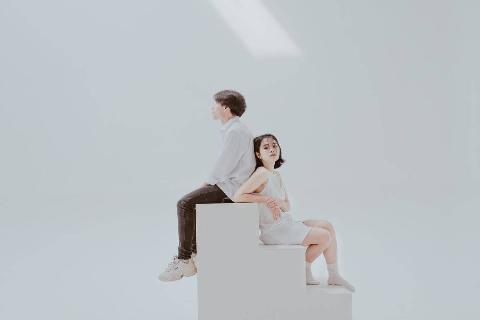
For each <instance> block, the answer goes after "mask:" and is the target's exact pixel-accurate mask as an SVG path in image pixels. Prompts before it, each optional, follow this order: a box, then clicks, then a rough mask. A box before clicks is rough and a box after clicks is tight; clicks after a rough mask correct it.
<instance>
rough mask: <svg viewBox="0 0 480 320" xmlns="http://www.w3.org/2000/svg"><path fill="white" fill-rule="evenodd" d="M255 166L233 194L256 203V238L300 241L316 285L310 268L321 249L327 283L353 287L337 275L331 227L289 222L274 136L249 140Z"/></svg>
mask: <svg viewBox="0 0 480 320" xmlns="http://www.w3.org/2000/svg"><path fill="white" fill-rule="evenodd" d="M253 147H254V151H255V156H256V161H257V164H256V168H255V171H254V172H253V174H252V175H251V176H250V178H249V179H248V180H247V181H245V183H244V184H243V185H242V186H241V187H240V188H239V189H238V191H237V192H236V193H235V195H234V197H233V201H235V202H259V203H260V206H259V209H260V230H261V235H260V240H262V242H263V243H264V244H283V245H295V244H301V245H303V246H308V248H307V250H306V254H305V256H306V257H305V258H306V268H307V270H306V271H307V272H306V275H307V279H306V280H307V284H319V283H320V282H319V281H318V280H316V279H315V278H314V277H313V275H312V271H311V264H312V262H313V261H314V260H315V259H316V258H317V257H319V256H320V255H321V254H322V252H323V255H324V256H325V261H326V262H327V268H328V284H331V285H340V286H344V287H345V288H347V289H348V290H350V291H352V292H354V291H355V288H354V287H353V286H352V285H351V284H350V283H348V282H347V281H346V280H345V279H343V278H342V276H340V274H339V272H338V267H337V240H336V237H335V230H334V229H333V226H332V225H331V224H330V223H329V222H328V221H325V220H306V221H303V222H301V221H293V220H292V216H291V215H290V214H289V213H287V211H290V202H289V201H288V195H287V192H286V191H285V187H284V185H283V182H282V178H281V176H280V173H279V172H278V171H276V170H274V169H277V168H279V167H280V166H281V165H282V163H284V162H285V160H283V158H282V150H281V148H280V145H279V144H278V140H277V138H275V136H273V135H272V134H264V135H262V136H259V137H256V138H255V139H254V140H253Z"/></svg>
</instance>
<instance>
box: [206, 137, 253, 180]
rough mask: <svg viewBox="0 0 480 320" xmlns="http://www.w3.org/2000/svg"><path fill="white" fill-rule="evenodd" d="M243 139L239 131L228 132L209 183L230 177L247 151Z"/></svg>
mask: <svg viewBox="0 0 480 320" xmlns="http://www.w3.org/2000/svg"><path fill="white" fill-rule="evenodd" d="M243 140H244V139H242V137H241V136H240V133H238V132H235V131H231V132H228V133H227V134H226V137H225V141H224V142H223V146H222V151H221V153H220V155H219V156H218V158H217V161H216V162H215V166H214V167H213V170H212V172H211V174H210V176H209V178H208V183H209V184H212V185H213V184H217V183H218V182H222V181H223V180H225V179H226V178H228V177H229V175H230V174H231V172H232V171H233V169H234V168H235V167H236V166H237V164H238V162H239V161H240V158H241V156H242V155H243V153H244V152H245V148H244V147H243V145H244V141H243Z"/></svg>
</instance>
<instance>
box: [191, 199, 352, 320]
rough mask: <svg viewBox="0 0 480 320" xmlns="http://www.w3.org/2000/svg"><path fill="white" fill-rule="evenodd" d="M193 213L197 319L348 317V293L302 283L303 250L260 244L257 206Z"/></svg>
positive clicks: (324, 319)
mask: <svg viewBox="0 0 480 320" xmlns="http://www.w3.org/2000/svg"><path fill="white" fill-rule="evenodd" d="M196 212H197V218H196V230H197V231H196V236H197V252H198V256H197V261H198V273H197V279H198V319H199V320H217V319H218V320H223V319H228V320H254V319H255V320H257V319H258V320H260V319H261V320H270V319H271V320H284V319H285V320H287V319H296V320H303V319H305V320H307V319H308V320H311V319H322V320H351V319H352V295H351V293H350V292H349V291H348V290H346V289H344V288H342V287H336V286H326V285H323V286H322V285H320V286H318V285H317V286H312V285H306V283H305V250H306V247H304V246H300V245H298V246H297V245H295V246H282V245H274V246H273V245H263V244H262V243H261V242H260V240H259V229H258V222H259V212H258V205H257V204H255V203H235V204H232V203H225V204H223V203H222V204H199V205H197V206H196Z"/></svg>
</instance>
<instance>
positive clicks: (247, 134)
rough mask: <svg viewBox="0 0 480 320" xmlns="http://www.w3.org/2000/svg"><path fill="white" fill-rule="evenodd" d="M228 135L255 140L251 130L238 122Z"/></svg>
mask: <svg viewBox="0 0 480 320" xmlns="http://www.w3.org/2000/svg"><path fill="white" fill-rule="evenodd" d="M227 134H233V135H236V136H240V137H244V138H248V139H253V135H252V132H251V131H250V129H249V128H248V127H247V126H246V125H245V124H244V123H242V122H240V121H237V122H236V123H235V124H234V125H232V126H231V127H230V129H229V130H228V131H227Z"/></svg>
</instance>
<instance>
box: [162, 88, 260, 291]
mask: <svg viewBox="0 0 480 320" xmlns="http://www.w3.org/2000/svg"><path fill="white" fill-rule="evenodd" d="M214 100H215V105H214V106H213V107H212V115H213V118H214V119H215V120H220V121H221V123H222V127H221V129H220V133H221V135H222V140H223V142H222V147H221V150H220V155H219V157H218V159H217V161H216V163H215V165H214V167H213V170H212V172H211V174H210V176H209V178H208V182H207V183H204V184H203V186H202V187H200V188H198V189H197V190H194V191H192V192H190V193H189V194H187V195H185V196H183V197H182V198H181V199H180V200H179V201H178V203H177V216H178V238H179V246H178V255H176V256H174V257H173V260H172V261H171V262H170V263H169V264H168V266H167V267H166V269H165V271H163V272H162V273H161V274H160V275H159V279H160V280H161V281H175V280H179V279H181V278H182V277H183V276H187V277H188V276H193V275H194V274H195V273H196V272H197V268H196V266H195V261H194V260H193V259H195V255H196V252H197V243H196V237H195V222H196V212H195V205H196V204H199V203H221V202H233V201H232V200H231V199H232V198H233V195H234V194H235V192H236V191H237V189H238V188H239V187H240V185H241V184H242V183H243V182H245V181H246V180H247V179H248V177H249V176H250V175H251V173H252V172H253V170H254V169H255V155H254V153H253V135H252V134H251V132H250V130H249V129H248V128H247V127H246V126H245V125H244V124H243V123H242V122H241V121H240V117H241V116H242V115H243V113H244V112H245V109H246V108H247V106H246V104H245V99H244V98H243V96H242V95H241V94H240V93H238V92H236V91H233V90H223V91H220V92H218V93H216V94H215V95H214ZM219 254H220V253H219ZM192 257H193V259H192Z"/></svg>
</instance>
